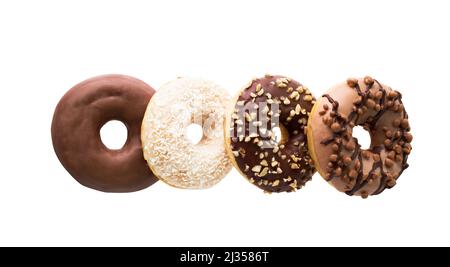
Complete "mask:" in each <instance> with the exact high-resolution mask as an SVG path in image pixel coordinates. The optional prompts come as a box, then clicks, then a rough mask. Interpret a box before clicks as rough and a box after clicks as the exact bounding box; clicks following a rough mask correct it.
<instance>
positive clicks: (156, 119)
mask: <svg viewBox="0 0 450 267" xmlns="http://www.w3.org/2000/svg"><path fill="white" fill-rule="evenodd" d="M230 101H231V98H230V96H229V95H228V93H227V92H226V91H225V90H224V89H223V88H221V87H220V86H218V85H216V84H214V83H212V82H209V81H203V80H196V79H189V78H178V79H176V80H174V81H171V82H169V83H167V84H165V85H163V86H162V87H161V88H160V89H159V90H158V91H157V92H156V93H155V94H154V95H153V97H152V99H151V101H150V103H149V104H148V106H147V110H146V112H145V115H144V119H143V122H142V131H141V139H142V145H143V151H144V158H145V160H146V161H147V163H148V165H149V167H150V168H151V170H152V171H153V173H154V174H155V175H156V176H157V177H158V178H159V179H160V180H162V181H164V182H166V183H167V184H169V185H171V186H174V187H178V188H190V189H202V188H208V187H211V186H213V185H215V184H217V183H218V182H219V181H220V180H221V179H222V178H223V177H224V176H225V175H226V174H227V173H228V172H229V171H230V169H231V163H230V161H229V158H228V156H227V154H226V152H225V145H224V136H223V121H224V117H225V112H226V108H227V107H228V105H229V103H230ZM192 123H196V124H199V125H200V126H202V128H203V137H202V139H201V140H200V142H199V143H197V144H193V143H191V141H190V140H189V139H188V138H187V135H186V132H187V131H186V129H187V127H188V126H189V125H190V124H192Z"/></svg>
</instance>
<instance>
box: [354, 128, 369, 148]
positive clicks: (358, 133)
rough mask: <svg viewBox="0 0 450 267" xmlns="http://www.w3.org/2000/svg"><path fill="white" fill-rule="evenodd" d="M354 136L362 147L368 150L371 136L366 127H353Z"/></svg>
mask: <svg viewBox="0 0 450 267" xmlns="http://www.w3.org/2000/svg"><path fill="white" fill-rule="evenodd" d="M352 135H353V137H354V138H356V139H357V141H358V144H359V145H360V146H361V149H364V150H367V149H369V148H370V144H371V137H370V133H369V132H368V131H367V130H366V129H364V128H363V127H362V126H359V125H358V126H355V127H353V134H352Z"/></svg>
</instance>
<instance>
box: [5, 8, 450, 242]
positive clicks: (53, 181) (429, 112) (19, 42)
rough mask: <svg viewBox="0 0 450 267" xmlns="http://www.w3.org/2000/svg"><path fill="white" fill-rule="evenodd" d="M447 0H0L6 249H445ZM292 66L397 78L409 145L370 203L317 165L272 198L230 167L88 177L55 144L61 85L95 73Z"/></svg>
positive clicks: (324, 77)
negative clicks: (303, 180) (195, 186)
mask: <svg viewBox="0 0 450 267" xmlns="http://www.w3.org/2000/svg"><path fill="white" fill-rule="evenodd" d="M449 10H450V9H449V7H448V5H447V1H390V0H388V1H380V0H378V1H308V3H302V2H301V1H296V0H292V1H278V0H277V1H237V0H226V1H167V0H164V1H158V2H156V1H155V2H151V1H130V0H126V1H80V0H78V1H1V2H0V92H1V93H0V99H1V102H0V114H1V115H0V118H1V131H0V142H1V147H0V245H107V246H115V245H149V246H314V245H318V246H325V245H339V246H341V245H343V246H347V245H355V246H361V245H370V246H372V245H373V246H379V245H395V246H397V245H407V246H415V245H450V232H449V224H450V215H449V204H450V193H449V187H450V174H449V171H448V165H449V163H448V151H449V145H448V141H447V140H448V138H449V137H448V131H447V129H448V127H447V123H448V121H447V119H446V118H447V116H448V115H446V114H448V106H449V103H448V101H450V88H449V66H448V64H449V62H450V55H449V48H450V39H449V28H448V26H449V25H450V17H449V15H448V13H449ZM266 72H269V73H273V74H283V75H287V76H290V77H292V78H294V79H296V80H298V81H300V82H301V83H303V84H305V85H307V86H308V87H309V88H310V89H311V91H312V92H313V93H314V94H315V95H316V96H320V95H321V93H323V92H324V91H325V90H326V89H327V88H329V87H330V86H332V85H333V84H335V83H337V82H341V81H343V80H345V79H346V78H348V77H351V76H353V77H358V76H364V75H366V74H370V75H372V76H373V77H375V78H377V79H378V80H380V81H381V82H384V83H386V84H388V85H390V86H392V87H393V88H395V89H398V90H400V91H401V92H402V93H403V95H404V103H405V107H406V109H407V111H408V112H409V115H410V122H411V125H412V133H413V135H414V140H413V144H412V145H413V152H412V154H411V157H410V160H409V163H410V165H411V167H410V168H409V169H408V170H406V171H405V173H404V174H403V175H402V176H401V178H400V180H399V181H398V185H397V186H396V187H395V188H394V189H392V190H387V191H385V192H384V193H383V194H381V195H379V196H375V197H370V198H369V199H368V200H362V199H360V198H357V197H348V196H347V195H345V194H342V193H339V192H337V191H336V190H335V189H333V188H332V187H331V186H329V185H328V184H327V183H326V182H325V181H324V180H323V179H322V178H321V177H320V176H319V174H316V175H315V176H314V178H313V181H311V182H309V183H308V184H307V186H306V187H305V188H304V189H302V190H300V191H298V192H296V193H291V194H272V195H267V194H263V193H262V192H261V191H260V190H259V189H258V188H256V187H254V186H253V185H251V184H249V183H248V182H247V181H246V180H245V179H244V178H242V177H241V176H240V175H239V174H238V173H237V171H235V170H233V171H232V172H231V173H230V174H229V175H228V176H227V177H226V178H225V179H224V180H223V181H222V182H221V183H219V184H218V185H217V186H215V187H214V188H211V189H209V190H203V191H198V190H197V191H195V190H194V191H190V190H180V189H174V188H172V187H169V186H167V185H165V184H163V183H162V182H160V183H157V184H155V185H154V186H152V187H150V188H148V189H146V190H143V191H140V192H137V193H132V194H105V193H101V192H97V191H94V190H91V189H88V188H85V187H82V186H81V185H79V184H78V183H77V182H75V180H74V179H72V178H71V176H70V175H69V174H68V173H67V172H66V171H65V169H64V168H63V167H62V166H61V164H60V163H59V161H58V160H57V158H56V156H55V153H54V151H53V147H52V143H51V135H50V125H51V119H52V115H53V110H54V108H55V106H56V104H57V103H58V101H59V99H60V97H61V96H62V95H63V94H64V93H65V92H66V91H67V90H68V89H69V88H71V87H72V86H73V85H74V84H76V83H78V82H80V81H82V80H84V79H86V78H89V77H91V76H95V75H99V74H105V73H123V74H129V75H132V76H135V77H138V78H140V79H142V80H144V81H146V82H147V83H149V84H150V85H152V86H153V87H154V88H158V87H159V86H161V85H162V84H163V83H165V82H167V81H169V80H172V79H174V78H175V77H177V76H190V77H199V78H207V79H210V80H213V81H215V82H217V83H218V84H220V85H222V86H223V87H225V88H227V90H229V92H230V94H235V93H236V92H237V91H238V89H239V88H241V87H242V86H243V85H244V84H245V83H247V82H248V80H249V79H251V78H252V77H254V76H261V75H264V73H266Z"/></svg>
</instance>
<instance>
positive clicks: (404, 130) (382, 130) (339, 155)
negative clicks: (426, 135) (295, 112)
mask: <svg viewBox="0 0 450 267" xmlns="http://www.w3.org/2000/svg"><path fill="white" fill-rule="evenodd" d="M356 125H360V126H363V128H364V129H365V130H367V131H368V132H369V134H370V137H371V145H370V147H369V149H366V150H364V149H361V146H360V145H359V144H358V140H357V139H356V138H355V137H353V136H352V133H353V127H355V126H356ZM307 133H308V142H309V149H310V154H311V156H312V158H313V160H314V163H315V166H316V168H317V170H318V171H319V173H320V174H321V175H322V176H323V177H324V178H325V180H326V181H328V182H329V183H331V184H332V185H333V186H334V187H336V189H337V190H339V191H341V192H345V193H346V194H348V195H356V196H361V197H363V198H367V197H368V196H369V195H377V194H380V193H381V192H383V191H384V190H385V189H386V188H392V187H393V186H394V185H395V184H396V182H397V179H398V177H399V176H400V175H401V174H402V172H403V171H404V170H405V169H406V168H408V164H407V159H408V155H409V153H410V152H411V141H412V135H411V133H410V126H409V120H408V114H407V113H406V110H405V107H404V106H403V102H402V95H401V94H400V93H399V92H398V91H395V90H393V89H392V88H390V87H388V86H386V85H383V84H381V83H379V82H378V81H377V80H375V79H373V78H371V77H368V76H367V77H365V78H362V79H348V80H347V82H345V83H342V84H338V85H336V86H335V87H333V88H331V89H330V90H329V91H328V92H327V93H326V94H324V95H323V97H322V98H321V99H319V100H318V101H317V103H316V104H315V105H314V108H313V110H312V112H311V116H310V118H309V122H308V131H307Z"/></svg>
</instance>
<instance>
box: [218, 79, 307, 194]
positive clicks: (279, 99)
mask: <svg viewBox="0 0 450 267" xmlns="http://www.w3.org/2000/svg"><path fill="white" fill-rule="evenodd" d="M314 103H315V98H314V97H313V96H312V95H311V92H310V91H309V90H308V88H306V87H305V86H303V85H301V84H300V83H298V82H297V81H294V80H292V79H290V78H286V77H283V76H272V75H266V76H265V77H263V78H259V79H254V80H252V81H251V82H250V83H249V84H248V85H247V86H246V87H245V88H244V89H243V90H242V91H241V92H240V93H239V94H238V96H237V98H236V101H235V102H233V103H232V105H233V107H232V110H230V112H229V114H228V118H227V119H226V125H225V140H226V148H227V152H228V153H229V155H230V158H231V161H232V163H233V165H234V166H235V167H236V168H237V169H238V170H239V172H240V173H241V174H242V175H243V176H244V177H246V178H247V179H248V180H249V181H250V182H251V183H253V184H254V185H256V186H257V187H259V188H261V189H263V190H264V191H265V192H291V191H295V190H296V189H300V188H301V187H302V186H303V185H304V184H305V183H306V182H307V181H309V180H310V179H311V177H312V175H313V174H314V172H315V169H314V166H313V164H312V159H311V158H310V156H309V154H308V147H307V146H308V144H307V140H306V123H307V121H308V116H309V113H310V111H311V109H312V107H313V105H314ZM277 128H279V132H281V137H280V138H279V140H278V139H277V136H276V129H277Z"/></svg>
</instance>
